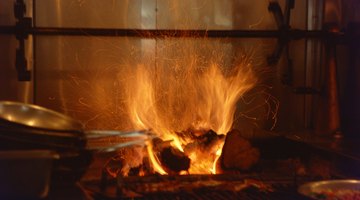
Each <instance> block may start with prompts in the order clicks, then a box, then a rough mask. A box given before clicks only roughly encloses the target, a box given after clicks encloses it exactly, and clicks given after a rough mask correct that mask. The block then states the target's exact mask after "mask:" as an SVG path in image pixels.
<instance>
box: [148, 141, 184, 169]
mask: <svg viewBox="0 0 360 200" xmlns="http://www.w3.org/2000/svg"><path fill="white" fill-rule="evenodd" d="M153 146H154V148H153V150H154V152H155V154H156V156H157V157H158V159H159V161H160V163H161V166H162V167H163V168H164V170H165V171H166V172H167V173H169V174H179V172H180V171H187V170H188V169H189V167H190V159H189V158H188V157H187V156H186V155H185V154H184V153H183V152H181V151H180V150H178V149H176V148H174V147H172V146H171V145H170V141H163V140H161V139H159V138H156V139H154V140H153Z"/></svg>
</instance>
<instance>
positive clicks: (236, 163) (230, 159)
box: [220, 130, 260, 170]
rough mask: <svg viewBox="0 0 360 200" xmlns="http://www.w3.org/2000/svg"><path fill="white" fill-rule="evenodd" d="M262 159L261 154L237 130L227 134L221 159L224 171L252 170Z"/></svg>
mask: <svg viewBox="0 0 360 200" xmlns="http://www.w3.org/2000/svg"><path fill="white" fill-rule="evenodd" d="M259 158H260V152H259V150H258V149H257V148H254V147H253V146H252V145H251V143H250V142H249V141H248V140H246V139H245V138H243V137H242V136H241V133H240V132H239V131H237V130H231V131H230V132H228V133H227V135H226V138H225V143H224V146H223V149H222V154H221V157H220V162H221V166H222V168H223V169H225V170H226V169H237V170H250V169H251V168H252V167H254V166H255V165H256V164H257V163H258V161H259Z"/></svg>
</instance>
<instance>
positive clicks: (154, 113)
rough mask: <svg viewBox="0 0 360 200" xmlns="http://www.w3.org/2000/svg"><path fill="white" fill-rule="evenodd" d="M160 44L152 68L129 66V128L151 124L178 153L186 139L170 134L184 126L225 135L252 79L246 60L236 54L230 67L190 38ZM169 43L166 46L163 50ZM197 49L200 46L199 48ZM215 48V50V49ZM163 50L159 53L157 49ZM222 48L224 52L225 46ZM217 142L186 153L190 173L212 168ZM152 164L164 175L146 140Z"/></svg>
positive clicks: (185, 128)
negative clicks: (204, 54)
mask: <svg viewBox="0 0 360 200" xmlns="http://www.w3.org/2000/svg"><path fill="white" fill-rule="evenodd" d="M168 42H169V43H170V44H167V45H166V46H164V48H163V49H162V50H159V51H160V52H159V53H162V54H164V57H163V58H156V60H157V63H156V65H155V67H153V66H149V65H146V64H138V65H137V66H134V67H133V68H131V69H130V71H129V72H128V74H126V75H127V77H131V78H127V79H126V81H124V84H126V85H125V87H124V88H127V91H126V92H125V95H126V99H127V100H126V103H125V104H126V106H127V109H128V113H129V117H130V120H131V123H132V124H133V128H135V129H151V130H152V131H153V132H154V133H156V134H158V136H159V137H160V138H161V139H163V140H172V143H171V144H172V145H173V146H174V147H177V148H178V149H179V150H180V151H182V152H184V147H185V146H186V145H187V144H188V143H189V142H190V141H191V139H190V138H184V137H179V136H178V135H177V134H176V133H178V132H181V131H184V130H188V129H189V128H191V129H193V130H210V129H211V130H214V131H215V132H216V133H218V134H226V133H227V132H228V131H229V130H230V129H231V127H232V124H233V117H234V114H235V111H236V106H237V101H238V100H239V98H241V96H242V95H243V94H244V93H245V92H246V91H248V90H249V89H251V88H252V87H253V86H254V85H255V83H256V82H257V78H256V76H255V75H254V71H253V69H252V66H251V62H250V61H249V59H244V58H245V57H244V56H240V57H239V59H243V60H240V61H235V62H234V63H238V64H236V65H235V64H233V66H230V67H229V66H225V65H224V55H222V54H221V52H222V51H215V50H214V51H209V49H208V48H204V49H205V51H206V52H209V53H207V54H208V55H207V56H205V57H206V59H204V56H203V55H201V53H199V51H201V50H199V48H200V49H202V48H201V47H198V46H197V44H196V43H194V40H191V41H188V42H187V40H185V42H184V43H182V46H181V48H178V47H179V46H178V45H177V44H176V43H171V40H170V41H168ZM169 47H170V49H169ZM204 49H203V50H204ZM220 50H221V49H220ZM162 51H163V52H162ZM223 52H227V50H226V49H225V50H224V51H223ZM222 145H223V144H222V143H221V144H219V145H217V147H216V148H215V149H212V150H207V151H204V150H201V149H199V150H198V151H196V152H192V153H191V154H190V155H188V156H189V158H190V159H191V166H190V169H189V172H190V173H195V174H208V173H216V166H215V163H216V161H217V160H218V159H219V157H220V155H221V148H222ZM147 150H148V154H149V158H150V160H151V162H152V165H153V167H154V169H155V171H157V172H158V173H160V174H166V172H165V170H164V169H163V168H162V167H161V165H160V163H159V161H158V160H157V158H156V156H155V155H154V153H153V151H152V146H151V145H148V148H147Z"/></svg>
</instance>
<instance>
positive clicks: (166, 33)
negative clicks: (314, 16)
mask: <svg viewBox="0 0 360 200" xmlns="http://www.w3.org/2000/svg"><path fill="white" fill-rule="evenodd" d="M17 33H25V34H31V35H53V36H57V35H68V36H126V37H142V38H170V37H198V38H199V37H210V38H213V37H219V38H281V37H288V38H290V39H301V38H328V37H334V38H339V37H342V36H344V34H343V33H339V32H327V31H321V30H296V29H290V30H285V31H281V30H280V31H279V30H173V29H148V30H145V29H101V28H60V27H36V28H34V27H32V28H18V27H15V26H0V34H17Z"/></svg>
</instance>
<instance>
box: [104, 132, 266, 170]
mask: <svg viewBox="0 0 360 200" xmlns="http://www.w3.org/2000/svg"><path fill="white" fill-rule="evenodd" d="M178 135H179V137H180V138H181V137H185V138H187V139H189V138H191V139H190V140H189V141H188V143H187V144H186V145H184V146H182V147H181V148H177V146H175V145H174V143H173V142H174V141H172V140H162V139H160V138H154V139H153V140H152V141H151V142H150V143H149V144H148V146H147V148H146V149H145V148H142V147H134V148H127V149H123V150H122V151H121V152H120V154H119V155H117V157H118V158H117V159H113V162H111V163H112V164H111V163H109V165H108V167H109V168H108V171H109V172H110V174H113V175H115V174H116V175H117V174H118V173H121V175H123V176H127V175H138V176H140V175H151V174H156V173H158V174H169V175H180V174H182V175H183V174H216V173H221V172H222V171H226V170H244V171H246V170H250V169H251V168H252V167H253V166H255V165H256V164H257V162H258V161H259V158H260V152H259V150H258V149H257V148H255V147H253V146H252V145H251V144H250V142H249V141H248V140H246V139H244V138H243V137H241V135H240V132H239V131H236V130H232V131H230V132H229V133H227V135H226V136H225V135H222V134H217V133H215V132H214V131H212V130H209V131H191V130H188V131H184V132H180V133H178ZM134 152H136V153H134ZM139 159H140V160H141V161H140V162H139ZM115 168H116V169H115ZM114 172H115V173H114Z"/></svg>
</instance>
